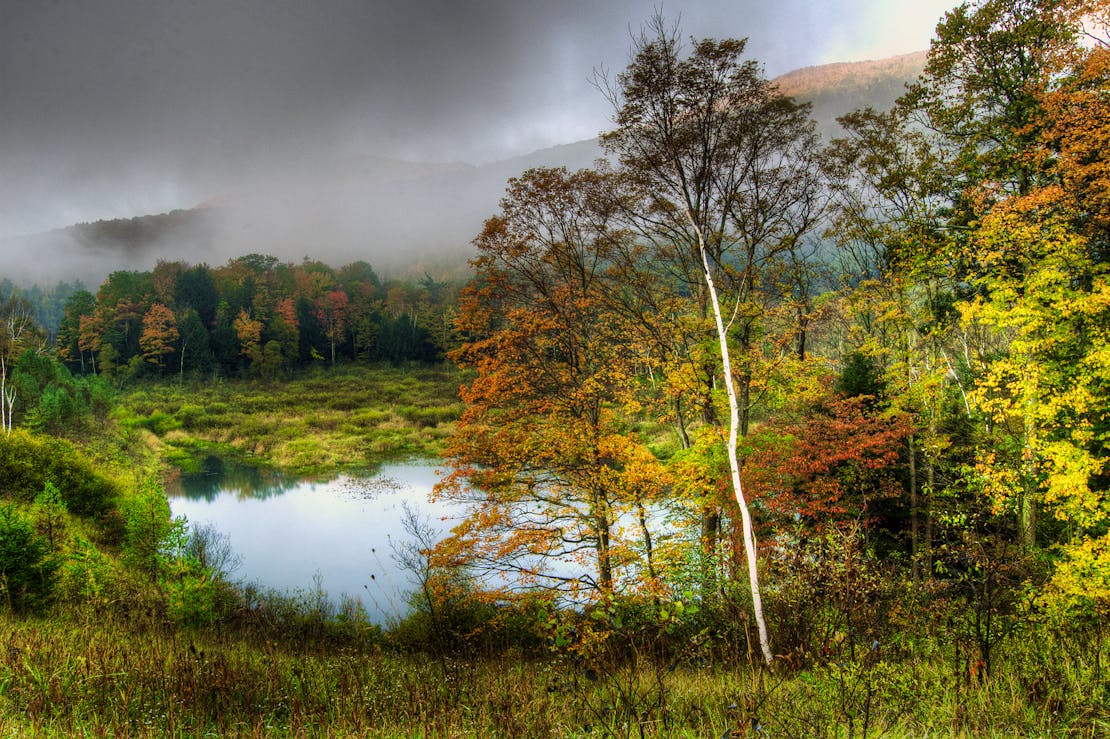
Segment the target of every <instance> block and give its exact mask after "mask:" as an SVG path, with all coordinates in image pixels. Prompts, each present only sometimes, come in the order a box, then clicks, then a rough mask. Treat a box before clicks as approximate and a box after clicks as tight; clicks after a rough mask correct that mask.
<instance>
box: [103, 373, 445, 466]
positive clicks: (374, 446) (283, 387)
mask: <svg viewBox="0 0 1110 739" xmlns="http://www.w3.org/2000/svg"><path fill="white" fill-rule="evenodd" d="M462 382H463V375H462V374H461V373H460V372H459V370H456V369H453V368H449V367H412V368H399V367H393V366H388V365H381V366H377V367H374V368H372V369H367V368H359V367H349V368H338V369H335V370H318V371H315V372H311V373H308V374H306V375H303V376H298V377H296V378H294V379H291V380H287V381H284V382H281V381H271V382H265V381H258V380H221V381H219V382H216V383H203V382H192V383H186V384H183V385H179V384H177V383H175V382H164V383H161V384H151V385H142V386H139V387H138V388H136V389H133V390H131V391H129V392H127V393H125V394H123V395H122V396H121V398H120V401H119V405H118V407H117V410H116V412H115V415H116V420H117V421H118V423H119V425H120V427H121V428H122V429H124V431H125V432H126V433H130V434H134V435H142V436H143V440H144V441H145V442H147V443H148V444H150V445H151V446H152V447H153V448H154V450H155V451H156V452H157V453H158V454H159V456H161V457H162V458H163V459H164V460H166V461H167V462H170V463H172V464H175V465H178V466H185V467H187V466H188V465H189V464H190V462H191V460H193V458H194V456H195V453H196V452H197V451H198V450H207V451H219V452H222V453H225V454H229V455H233V456H236V457H239V458H241V459H245V460H250V461H253V462H255V463H259V464H264V465H268V466H272V467H277V468H281V469H282V470H285V471H288V472H291V473H302V474H314V473H320V472H334V471H338V470H357V469H365V468H368V467H371V466H373V465H374V464H375V463H378V462H382V461H385V460H391V459H397V458H403V457H435V456H438V455H439V453H440V452H441V451H442V450H443V446H444V443H445V440H446V439H447V438H448V437H449V436H450V434H451V432H452V431H453V429H454V422H455V420H456V419H457V418H458V417H459V415H460V414H461V413H462V410H463V406H462V403H461V401H459V399H458V388H459V385H460V384H462Z"/></svg>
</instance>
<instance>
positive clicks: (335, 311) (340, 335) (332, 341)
mask: <svg viewBox="0 0 1110 739" xmlns="http://www.w3.org/2000/svg"><path fill="white" fill-rule="evenodd" d="M349 312H350V298H348V297H347V293H345V292H343V291H342V290H329V291H328V292H326V293H324V294H323V295H321V296H320V297H319V298H317V299H316V317H317V318H318V319H319V320H320V324H321V325H322V326H323V327H324V335H325V336H326V337H327V338H328V345H329V347H330V348H331V365H332V367H334V366H335V346H336V344H340V343H342V342H343V340H344V339H345V338H346V336H347V321H348V314H349Z"/></svg>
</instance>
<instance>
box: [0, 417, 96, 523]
mask: <svg viewBox="0 0 1110 739" xmlns="http://www.w3.org/2000/svg"><path fill="white" fill-rule="evenodd" d="M0 479H3V480H4V483H5V485H4V492H5V494H6V495H7V496H8V497H9V499H12V500H17V501H21V502H24V503H30V502H31V501H33V500H34V499H35V497H36V496H37V495H39V493H41V492H42V491H43V489H44V488H45V487H46V484H47V483H48V482H49V483H51V484H53V485H54V486H55V487H56V488H57V489H58V491H59V493H60V495H61V499H62V501H63V502H64V503H65V506H66V508H67V509H68V510H69V511H70V512H71V513H74V514H75V515H78V516H85V517H92V516H96V515H99V514H101V513H104V512H105V511H107V510H108V509H109V507H110V506H111V505H112V502H113V499H114V498H115V496H116V494H117V492H118V491H117V486H116V483H115V482H114V481H112V480H111V479H109V478H107V477H105V476H104V475H103V474H101V473H100V472H99V471H98V470H97V469H96V467H95V466H94V465H93V464H92V463H91V462H90V461H89V460H88V459H87V458H86V457H84V456H83V455H82V454H81V453H80V452H78V451H77V449H76V448H75V447H74V446H73V444H71V443H70V442H67V441H65V440H62V439H56V438H52V437H48V436H40V435H36V434H30V433H28V432H26V431H21V430H16V431H13V432H12V433H11V434H10V435H8V436H6V437H4V438H2V439H0Z"/></svg>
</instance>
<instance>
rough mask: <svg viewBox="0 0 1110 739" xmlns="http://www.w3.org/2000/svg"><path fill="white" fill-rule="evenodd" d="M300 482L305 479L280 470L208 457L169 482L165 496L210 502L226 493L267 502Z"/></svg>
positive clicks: (213, 456)
mask: <svg viewBox="0 0 1110 739" xmlns="http://www.w3.org/2000/svg"><path fill="white" fill-rule="evenodd" d="M301 482H302V478H298V477H293V476H290V475H286V474H283V473H282V472H279V471H277V470H273V469H267V468H265V467H256V466H253V465H249V464H244V463H242V462H236V461H234V460H230V459H224V458H222V457H218V456H216V455H214V454H209V455H207V456H205V457H203V458H201V459H200V461H199V469H197V471H195V472H193V471H190V472H182V473H180V474H179V475H178V476H177V477H176V478H175V479H172V480H170V481H169V482H168V483H167V484H166V494H167V495H169V496H170V497H178V496H184V497H186V498H189V499H191V500H206V501H208V502H212V501H214V500H215V499H216V498H217V497H219V496H220V495H223V494H226V493H234V494H235V495H236V496H238V497H240V498H260V499H265V498H269V497H271V496H274V495H281V494H282V493H284V492H286V491H288V490H292V489H293V488H294V487H296V486H297V485H298V484H300V483H301Z"/></svg>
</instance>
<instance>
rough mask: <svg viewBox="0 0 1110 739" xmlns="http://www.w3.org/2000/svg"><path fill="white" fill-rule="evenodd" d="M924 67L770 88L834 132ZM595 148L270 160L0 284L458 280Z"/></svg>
mask: <svg viewBox="0 0 1110 739" xmlns="http://www.w3.org/2000/svg"><path fill="white" fill-rule="evenodd" d="M924 64H925V52H918V53H914V54H906V55H903V56H897V57H892V58H890V59H881V60H877V61H867V62H850V63H841V64H826V65H822V66H818V67H806V68H804V69H799V70H796V71H793V72H790V73H788V74H784V75H782V76H781V77H778V78H777V79H775V80H774V81H775V82H776V83H777V84H778V86H779V89H780V90H781V91H782V92H784V93H786V94H788V95H791V96H793V97H795V98H797V99H799V100H803V101H806V102H809V103H811V104H812V105H813V115H814V117H815V118H816V120H817V125H818V129H819V130H820V131H821V133H822V134H823V135H824V136H825V137H826V138H831V137H832V136H836V135H839V126H838V124H837V123H836V118H837V117H838V116H841V115H844V114H845V113H849V112H851V111H852V110H855V109H857V108H861V107H865V106H872V107H876V108H882V109H885V108H888V107H890V105H892V104H893V102H894V101H895V99H897V98H898V96H899V95H901V94H902V92H903V91H904V90H905V85H906V83H907V82H909V81H911V80H913V79H914V78H915V77H916V76H917V75H918V74H919V73H920V72H921V70H922V68H923V67H924ZM601 156H602V151H601V148H600V146H599V145H598V142H597V139H589V140H586V141H579V142H575V143H570V144H565V145H562V146H555V147H551V148H548V149H542V150H539V151H534V152H531V153H529V154H526V155H523V156H519V157H514V158H512V159H507V160H504V161H499V162H492V163H489V164H485V165H481V166H473V165H469V164H463V163H457V162H455V163H427V162H404V161H397V160H392V159H385V158H381V157H362V158H351V159H344V160H331V161H306V160H304V159H289V158H286V159H280V158H278V159H275V160H273V161H271V162H266V163H264V164H263V165H261V167H260V168H258V169H256V170H254V171H250V172H244V173H241V174H242V176H241V178H240V179H239V180H238V182H237V184H236V185H235V186H234V187H233V189H232V190H230V191H228V192H221V193H213V194H212V196H211V198H210V199H209V200H208V201H207V202H206V203H204V205H203V206H198V207H196V208H192V209H187V210H175V211H171V212H169V213H162V214H158V215H146V216H140V217H137V218H127V219H114V220H103V221H96V222H93V223H81V224H76V225H74V226H70V227H68V228H64V229H58V230H55V231H51V232H48V233H44V234H38V235H35V236H29V237H23V238H19V239H12V240H7V241H5V242H0V276H5V277H9V278H11V279H13V280H15V281H17V282H37V283H39V284H43V285H46V284H51V283H52V282H56V281H57V280H73V279H81V280H83V281H84V282H85V283H86V284H88V285H90V286H93V287H95V286H96V285H99V284H100V282H101V281H102V280H103V279H104V278H105V277H106V276H107V275H108V274H109V273H110V272H111V271H113V270H116V269H150V268H151V267H153V266H154V264H155V262H156V261H157V260H158V259H171V260H172V259H181V260H185V261H187V262H190V263H193V264H196V263H200V262H207V263H209V264H212V265H219V264H223V263H224V262H226V261H227V260H228V259H230V258H232V257H235V256H240V255H242V254H247V253H251V252H258V253H265V254H272V255H273V256H276V257H278V258H279V259H282V260H285V261H299V260H300V259H301V258H303V257H305V256H311V257H312V258H315V259H321V260H323V261H326V262H330V263H332V264H335V265H340V264H345V263H349V262H353V261H355V260H359V259H365V260H367V261H369V262H370V263H372V264H373V265H374V267H375V268H376V269H378V270H379V271H381V272H383V273H385V274H413V273H415V274H417V275H419V274H421V273H422V272H423V271H425V270H427V271H429V272H430V273H432V274H435V275H437V276H458V275H462V274H465V270H466V260H467V259H468V258H469V256H470V255H471V254H472V247H471V246H470V241H471V239H472V238H474V236H475V235H476V234H477V233H478V231H479V230H480V229H481V225H482V222H483V221H484V220H485V219H486V218H487V217H489V216H491V215H493V214H494V213H495V212H496V211H497V207H498V200H499V199H500V198H501V196H502V195H503V194H504V191H505V184H506V181H507V180H508V179H509V178H510V177H514V176H517V175H519V174H521V173H522V172H524V171H525V170H526V169H529V168H532V167H553V166H565V167H567V168H568V169H571V170H575V169H579V168H582V167H589V166H591V165H592V164H593V163H594V161H595V160H596V159H598V158H599V157H601Z"/></svg>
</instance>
